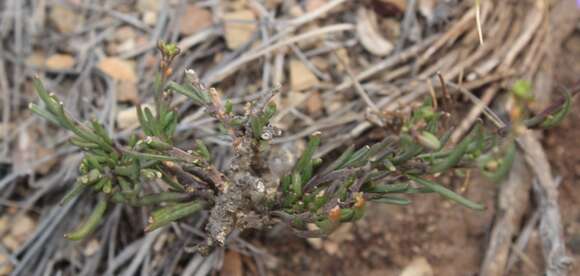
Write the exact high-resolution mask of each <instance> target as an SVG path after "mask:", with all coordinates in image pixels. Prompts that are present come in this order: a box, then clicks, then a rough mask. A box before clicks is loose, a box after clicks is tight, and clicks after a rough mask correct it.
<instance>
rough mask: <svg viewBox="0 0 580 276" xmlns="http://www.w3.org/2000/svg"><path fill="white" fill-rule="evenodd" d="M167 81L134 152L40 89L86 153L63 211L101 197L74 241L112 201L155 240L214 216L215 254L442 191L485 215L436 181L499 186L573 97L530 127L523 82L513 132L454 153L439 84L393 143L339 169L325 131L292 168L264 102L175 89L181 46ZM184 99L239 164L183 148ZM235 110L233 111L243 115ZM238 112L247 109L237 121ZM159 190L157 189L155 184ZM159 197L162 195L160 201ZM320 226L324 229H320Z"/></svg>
mask: <svg viewBox="0 0 580 276" xmlns="http://www.w3.org/2000/svg"><path fill="white" fill-rule="evenodd" d="M159 49H160V52H161V54H162V59H161V62H160V72H159V73H158V74H157V76H156V79H155V83H154V89H155V91H154V102H155V104H154V108H152V107H149V106H139V105H138V106H137V108H136V110H137V114H138V119H139V123H140V127H141V131H140V132H138V131H135V133H134V134H133V135H132V136H131V138H130V139H129V140H128V142H127V143H125V144H120V143H119V142H117V141H115V140H114V139H112V138H111V136H109V134H108V133H107V131H105V128H104V127H103V126H102V125H101V124H100V123H99V122H97V121H95V120H92V121H90V122H88V123H81V122H78V121H77V120H75V119H73V118H72V117H71V116H70V115H69V114H68V113H67V111H66V110H65V108H64V107H63V104H62V102H61V101H59V99H58V98H57V97H56V96H55V95H54V94H51V93H48V92H47V91H46V89H45V88H44V87H43V85H42V82H41V81H40V80H39V79H35V80H34V85H35V88H36V91H37V93H38V95H39V96H40V98H41V100H42V104H41V105H37V104H31V105H30V109H31V110H32V111H33V112H34V113H36V114H38V115H40V116H42V117H43V118H45V119H47V120H48V121H50V122H53V123H54V124H56V125H59V126H60V127H63V128H65V129H67V130H69V131H71V132H72V133H73V134H74V136H73V137H72V138H71V139H70V143H71V144H73V145H75V146H77V147H79V148H80V149H81V150H82V151H83V152H84V158H83V159H82V161H81V163H80V168H79V171H80V176H79V177H78V178H77V180H76V183H75V184H74V186H73V187H72V188H71V189H70V191H69V192H68V193H67V194H66V195H64V197H63V199H62V203H66V202H67V201H69V200H71V199H73V198H75V197H77V196H78V195H79V194H81V193H91V194H92V195H94V196H96V197H98V203H97V205H96V207H95V208H94V210H93V212H92V214H91V215H90V216H89V218H88V219H86V221H85V222H84V223H83V224H82V225H80V226H78V228H77V229H76V230H74V231H72V232H70V233H68V234H66V237H67V238H68V239H71V240H79V239H83V238H85V237H87V236H88V235H89V234H91V233H92V232H93V231H94V230H95V229H96V228H97V227H98V225H99V223H100V222H101V221H102V220H103V217H104V216H105V215H106V214H107V209H108V206H110V205H111V204H124V205H129V206H135V207H141V206H151V208H152V209H153V211H152V212H151V214H150V217H149V224H148V225H147V227H146V229H145V230H146V231H152V230H155V229H157V228H160V227H163V226H166V225H168V224H170V223H172V222H175V221H178V220H180V219H184V218H187V217H190V216H192V215H194V214H195V213H198V212H201V211H205V212H208V214H209V216H208V219H207V223H206V225H205V232H206V234H207V237H208V238H207V240H206V241H205V242H203V243H201V244H200V245H199V247H198V249H199V250H200V252H202V253H207V252H208V250H209V249H211V248H212V247H214V246H223V245H224V243H225V242H226V239H227V237H228V235H229V234H230V233H232V232H233V231H234V230H239V231H242V230H244V229H248V228H255V229H263V228H267V227H269V226H271V225H273V224H276V223H279V222H283V223H285V224H286V225H287V226H288V227H289V228H290V229H292V231H293V232H295V233H296V234H297V235H299V236H303V237H319V236H324V235H328V234H329V233H331V232H332V231H333V230H334V229H336V228H337V227H338V226H339V225H340V224H341V223H345V222H351V221H355V220H357V219H360V218H361V217H362V216H363V215H364V213H365V208H366V206H367V203H368V202H378V203H385V204H396V205H407V204H410V203H411V201H410V200H409V199H407V198H406V197H405V195H406V194H424V193H436V194H439V195H441V196H443V197H445V198H447V199H449V200H451V201H454V202H456V203H458V204H460V205H463V206H465V207H467V208H470V209H474V210H483V209H484V208H485V207H484V206H483V205H481V204H478V203H476V202H473V201H471V200H469V199H467V198H465V197H463V196H461V195H459V194H457V193H455V192H454V191H452V190H450V189H448V188H446V187H445V186H443V185H441V184H439V183H437V182H435V181H434V180H433V179H434V177H433V176H437V175H439V174H441V173H445V172H449V171H452V170H455V169H462V168H473V167H479V169H480V170H481V171H482V173H483V174H484V175H485V176H487V177H488V178H489V179H491V180H493V181H498V180H500V179H501V178H503V177H504V176H506V175H507V174H508V172H509V170H510V167H511V164H512V162H513V160H514V156H515V154H516V136H517V135H518V133H520V132H521V131H522V130H523V129H526V128H535V127H550V126H552V125H554V124H557V123H558V122H559V121H561V120H562V118H563V117H564V116H565V115H566V113H567V112H568V111H569V109H570V102H571V95H570V94H568V93H566V94H565V97H564V98H562V99H561V100H560V101H558V102H556V103H555V104H553V105H552V106H550V107H549V108H548V109H546V110H545V111H544V112H541V113H539V114H538V115H536V116H535V117H533V118H531V119H525V117H526V115H527V114H525V113H526V112H525V110H526V105H527V103H528V102H529V101H530V100H531V98H530V93H531V91H530V88H529V87H528V86H529V85H528V84H527V83H525V82H517V83H516V84H515V85H514V87H513V89H512V90H513V93H512V95H513V99H514V103H515V104H514V106H513V107H512V108H511V111H510V117H511V125H510V126H506V127H503V128H500V129H499V130H495V131H492V130H488V129H486V128H485V127H484V126H483V123H482V122H477V123H476V124H475V125H474V126H473V127H472V129H471V131H470V132H469V133H468V134H467V135H465V137H464V138H463V139H461V140H460V141H459V142H458V143H456V144H455V145H448V142H449V137H450V136H451V131H452V129H453V128H452V127H451V126H450V122H449V116H450V114H449V110H447V109H449V106H450V105H451V104H452V102H451V97H450V96H449V94H448V93H447V91H446V90H445V84H444V82H443V81H442V87H443V92H444V93H442V94H443V96H442V97H441V100H440V104H439V105H437V100H438V99H436V98H433V97H431V98H427V99H426V100H425V101H424V103H423V104H422V105H421V106H420V107H419V108H417V109H416V110H414V111H413V112H412V114H411V115H410V117H409V118H407V119H405V120H403V121H402V122H401V123H400V124H398V125H396V126H393V127H392V128H393V134H392V135H390V136H388V137H386V138H385V139H384V140H382V141H380V142H378V143H376V144H372V145H368V146H363V147H361V148H355V147H354V146H350V147H348V148H346V149H344V150H343V151H342V152H339V154H340V155H339V157H338V158H336V159H335V160H334V161H332V162H324V161H323V160H322V159H320V158H315V152H316V150H317V148H318V147H319V145H320V144H321V134H320V133H319V132H316V133H313V134H312V135H311V136H310V138H309V140H308V142H307V145H306V148H305V150H304V151H303V152H302V154H301V156H300V157H299V158H298V159H297V161H296V162H295V164H294V165H293V166H292V167H291V168H289V169H284V168H280V166H278V165H275V164H274V163H275V162H272V161H271V160H273V158H275V157H276V156H273V155H275V154H276V151H273V150H272V147H271V145H270V142H271V140H272V139H273V138H274V137H277V136H280V135H281V131H280V130H279V129H277V128H276V127H275V126H273V125H272V124H270V120H271V119H272V118H273V116H274V115H275V114H276V105H275V104H274V103H273V102H271V98H272V97H273V96H274V95H275V93H276V91H272V92H271V93H267V94H266V95H264V96H262V97H260V98H259V99H258V100H256V101H253V102H250V103H248V104H247V105H245V106H243V107H238V106H236V107H235V108H234V106H233V104H232V102H230V101H228V100H224V99H222V97H221V96H220V94H219V93H218V92H217V90H215V89H213V88H207V87H204V85H203V84H202V83H200V81H199V79H198V77H197V75H196V74H195V72H193V71H192V70H187V71H186V74H185V80H184V81H183V82H182V83H177V82H174V81H171V80H170V77H171V75H172V69H171V64H172V61H173V59H174V58H175V57H176V56H177V55H178V54H179V52H180V51H179V49H178V48H177V47H176V46H175V45H173V44H166V43H160V44H159ZM175 93H178V94H182V95H185V96H186V97H187V98H188V99H189V100H191V101H192V102H193V103H194V104H196V105H197V106H199V107H201V108H204V110H205V112H206V113H207V115H209V116H211V117H213V118H215V119H216V120H217V121H218V122H219V127H220V129H221V130H222V131H223V132H224V133H225V134H227V135H228V136H229V137H230V138H231V148H232V152H233V157H232V159H231V162H229V164H228V166H227V168H226V169H223V170H220V169H218V168H217V167H216V166H214V164H213V163H212V155H211V151H210V150H209V149H208V148H207V146H206V145H205V144H204V142H202V141H201V140H197V141H195V144H196V147H195V148H194V149H193V150H185V149H182V148H179V147H177V146H176V144H175V141H174V140H175V137H174V134H175V131H176V127H177V125H178V121H179V120H178V119H179V118H178V113H177V111H176V109H175V108H174V107H173V106H172V104H171V103H172V96H173V95H174V94H175ZM235 110H236V111H235ZM240 110H241V112H239V111H240ZM162 183H164V185H160V186H159V187H158V188H157V189H150V188H149V187H150V186H149V185H158V184H162ZM151 190H157V191H159V190H163V191H162V192H157V193H151V192H150V191H151ZM312 225H315V226H316V227H312Z"/></svg>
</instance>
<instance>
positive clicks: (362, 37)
mask: <svg viewBox="0 0 580 276" xmlns="http://www.w3.org/2000/svg"><path fill="white" fill-rule="evenodd" d="M356 31H357V35H358V39H359V41H360V43H361V44H362V46H363V47H364V48H365V49H366V50H367V51H369V52H370V53H371V54H373V55H376V56H385V55H388V54H389V53H390V52H391V51H392V50H393V48H394V47H393V44H392V43H391V42H390V41H388V40H387V39H386V38H384V37H383V36H381V34H380V33H379V31H378V28H377V21H376V17H375V14H374V13H372V12H369V11H367V10H366V9H365V8H360V9H359V10H358V13H357V24H356Z"/></svg>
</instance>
